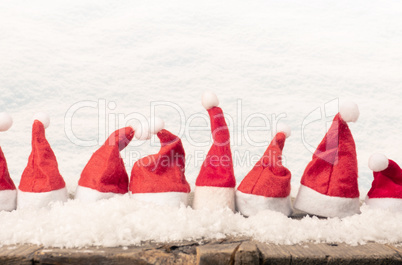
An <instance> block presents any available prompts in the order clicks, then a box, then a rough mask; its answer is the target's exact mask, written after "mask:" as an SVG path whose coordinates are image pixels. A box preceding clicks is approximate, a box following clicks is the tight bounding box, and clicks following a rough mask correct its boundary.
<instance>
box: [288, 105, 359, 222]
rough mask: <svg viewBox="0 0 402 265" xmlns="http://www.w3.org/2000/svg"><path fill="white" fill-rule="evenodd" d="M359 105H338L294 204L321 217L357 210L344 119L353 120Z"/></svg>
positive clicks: (352, 155)
mask: <svg viewBox="0 0 402 265" xmlns="http://www.w3.org/2000/svg"><path fill="white" fill-rule="evenodd" d="M358 117H359V108H358V107H357V105H356V104H355V103H353V102H348V103H345V104H343V105H342V106H341V108H340V111H339V113H338V114H337V115H336V116H335V118H334V120H333V122H332V125H331V127H330V128H329V130H328V132H327V134H326V135H325V137H324V139H323V140H322V142H321V143H320V144H319V146H318V147H317V150H316V151H315V153H314V155H313V159H312V161H311V162H310V163H309V164H308V165H307V167H306V169H305V171H304V174H303V176H302V178H301V185H300V189H299V192H298V194H297V197H296V200H295V203H294V207H295V208H296V209H299V210H301V211H304V212H307V213H309V214H315V215H319V216H324V217H340V218H341V217H345V216H349V215H353V214H356V213H360V210H359V208H360V202H359V189H358V183H357V177H358V174H357V158H356V147H355V142H354V140H353V136H352V133H351V132H350V130H349V127H348V125H347V123H346V122H355V121H357V119H358Z"/></svg>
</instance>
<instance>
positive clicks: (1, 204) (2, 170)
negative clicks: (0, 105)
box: [0, 112, 17, 211]
mask: <svg viewBox="0 0 402 265" xmlns="http://www.w3.org/2000/svg"><path fill="white" fill-rule="evenodd" d="M12 124H13V119H12V118H11V116H10V115H9V114H8V113H5V112H2V113H0V132H4V131H7V130H8V129H10V127H11V125H12ZM16 207H17V190H16V188H15V185H14V182H13V180H12V179H11V178H10V173H9V172H8V168H7V161H6V158H5V157H4V154H3V151H2V150H1V147H0V211H12V210H15V209H16Z"/></svg>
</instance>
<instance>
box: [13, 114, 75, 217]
mask: <svg viewBox="0 0 402 265" xmlns="http://www.w3.org/2000/svg"><path fill="white" fill-rule="evenodd" d="M49 123H50V119H49V116H48V115H47V114H45V113H38V114H37V115H36V116H35V117H34V123H33V126H32V152H31V154H30V156H29V159H28V165H27V167H26V168H25V170H24V172H23V173H22V176H21V181H20V185H19V187H18V199H17V208H18V209H21V208H28V207H34V208H39V207H43V206H47V205H48V204H49V203H50V202H52V201H62V202H64V201H67V198H68V195H67V189H66V184H65V183H64V180H63V177H62V176H61V175H60V172H59V169H58V165H57V160H56V156H55V155H54V153H53V150H52V148H51V147H50V145H49V143H48V141H47V140H46V137H45V128H47V127H48V126H49Z"/></svg>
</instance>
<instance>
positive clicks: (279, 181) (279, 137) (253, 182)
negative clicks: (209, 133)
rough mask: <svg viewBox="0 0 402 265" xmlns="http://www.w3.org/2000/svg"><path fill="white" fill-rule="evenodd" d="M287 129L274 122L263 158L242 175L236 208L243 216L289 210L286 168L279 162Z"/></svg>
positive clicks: (288, 173)
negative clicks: (273, 129) (269, 142)
mask: <svg viewBox="0 0 402 265" xmlns="http://www.w3.org/2000/svg"><path fill="white" fill-rule="evenodd" d="M288 136H290V128H289V127H288V126H286V125H282V124H278V126H277V133H276V135H275V137H274V139H272V141H271V144H270V145H269V146H268V148H267V150H266V151H265V153H264V155H263V157H262V158H261V159H260V160H259V161H258V162H257V163H256V164H255V166H254V167H253V169H252V170H251V171H250V172H249V173H248V174H247V175H246V177H245V178H244V179H243V181H242V182H241V183H240V185H239V187H238V188H237V191H236V208H237V210H238V211H239V212H240V213H242V214H243V215H245V216H251V215H255V214H257V213H258V212H259V211H262V210H272V211H277V212H281V213H283V214H285V215H287V216H289V215H290V214H291V213H292V206H291V202H290V196H289V194H290V177H291V173H290V171H289V170H288V169H287V168H285V167H284V166H283V165H282V150H283V147H284V145H285V140H286V138H287V137H288Z"/></svg>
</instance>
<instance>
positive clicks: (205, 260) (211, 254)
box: [197, 243, 242, 265]
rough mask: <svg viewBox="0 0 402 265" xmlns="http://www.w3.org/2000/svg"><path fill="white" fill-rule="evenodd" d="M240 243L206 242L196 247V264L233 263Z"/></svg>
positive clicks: (224, 264) (223, 264)
mask: <svg viewBox="0 0 402 265" xmlns="http://www.w3.org/2000/svg"><path fill="white" fill-rule="evenodd" d="M241 244H242V243H229V244H207V245H203V246H199V247H197V264H200V265H203V264H216V265H220V264H222V265H227V264H234V259H235V254H236V251H237V250H238V248H239V247H240V245H241Z"/></svg>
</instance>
